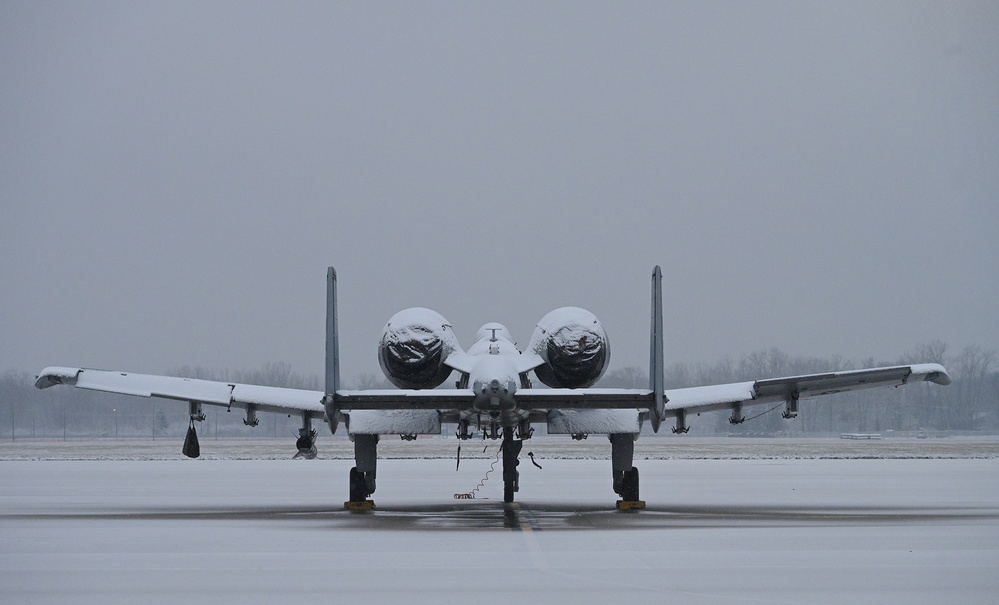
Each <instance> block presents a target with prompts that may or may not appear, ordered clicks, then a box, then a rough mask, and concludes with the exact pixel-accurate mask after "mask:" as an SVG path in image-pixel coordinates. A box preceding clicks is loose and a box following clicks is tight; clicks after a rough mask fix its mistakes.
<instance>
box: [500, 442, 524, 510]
mask: <svg viewBox="0 0 999 605" xmlns="http://www.w3.org/2000/svg"><path fill="white" fill-rule="evenodd" d="M513 437H514V435H513V427H507V428H505V429H503V502H513V494H514V493H516V492H518V491H520V473H519V472H517V465H519V464H520V460H518V459H517V458H518V457H519V456H520V450H521V449H523V447H524V442H523V441H520V440H518V439H514V438H513Z"/></svg>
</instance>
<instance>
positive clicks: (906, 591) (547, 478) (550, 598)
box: [0, 441, 999, 604]
mask: <svg viewBox="0 0 999 605" xmlns="http://www.w3.org/2000/svg"><path fill="white" fill-rule="evenodd" d="M639 443H641V441H640V442H639ZM173 445H174V446H175V445H176V444H173ZM209 445H210V444H209V443H204V444H203V445H202V447H203V449H204V450H207V449H209V447H208V446H209ZM108 447H112V446H108ZM851 447H852V446H851ZM539 449H540V448H539ZM526 451H527V448H525V453H526ZM480 452H481V448H480ZM490 462H491V459H490V458H489V457H478V458H467V459H466V458H465V456H464V453H463V461H462V463H461V466H460V469H459V470H458V471H457V472H456V471H455V462H454V460H447V459H396V458H393V459H384V460H381V461H380V462H379V476H378V482H379V485H378V492H377V493H376V498H375V500H376V502H377V504H378V507H377V508H376V510H374V511H372V512H348V511H345V510H343V509H342V502H343V500H344V499H345V496H346V483H347V479H346V478H347V472H348V470H349V467H350V466H351V463H350V461H348V460H316V461H291V460H218V459H217V460H197V461H191V460H117V461H113V460H112V461H109V460H88V461H72V460H47V461H22V460H16V461H4V462H0V484H2V485H3V489H2V492H0V537H2V540H0V602H2V603H213V604H217V603H281V602H285V603H290V602H295V603H303V602H305V603H309V602H313V601H320V602H334V603H338V602H345V601H348V600H350V601H355V602H357V601H363V602H370V603H384V602H405V603H459V602H460V603H500V602H502V603H511V602H529V603H554V602H559V603H563V602H564V603H621V602H629V603H633V602H638V603H652V602H655V603H662V602H667V601H669V602H680V603H733V602H735V603H837V604H841V603H996V602H999V459H997V458H995V457H994V456H985V457H979V458H977V459H968V458H964V459H962V458H948V459H923V460H915V459H884V458H879V457H873V458H867V459H856V458H855V459H789V458H770V459H742V460H720V459H687V460H675V459H674V460H658V459H656V460H641V461H640V462H638V466H639V468H640V469H641V473H642V496H643V498H644V499H645V500H646V501H647V502H648V508H647V509H646V510H644V511H641V512H631V513H626V512H618V511H615V510H613V504H614V498H615V497H614V494H613V493H612V491H611V489H610V463H609V462H608V461H607V460H588V459H552V458H545V459H540V458H539V460H538V462H539V463H540V464H541V465H542V466H543V467H544V468H543V469H538V468H536V467H534V466H532V465H531V463H530V460H529V459H527V458H526V456H525V458H524V459H523V461H522V463H521V467H520V469H521V491H520V494H518V499H519V502H518V503H517V504H515V505H514V506H512V507H508V508H505V507H504V505H503V503H502V502H501V484H500V480H499V478H498V477H497V476H496V475H498V472H497V473H494V474H493V475H491V476H490V479H489V480H488V481H487V482H486V483H485V486H484V487H483V488H482V490H480V492H479V495H478V498H477V499H475V500H456V499H454V496H453V495H454V494H455V493H459V492H467V491H469V490H471V489H472V488H473V487H474V486H475V484H476V483H477V482H478V481H479V480H480V479H481V478H482V476H483V475H484V474H485V472H486V470H488V468H489V465H490Z"/></svg>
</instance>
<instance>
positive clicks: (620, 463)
mask: <svg viewBox="0 0 999 605" xmlns="http://www.w3.org/2000/svg"><path fill="white" fill-rule="evenodd" d="M608 437H609V438H610V442H611V463H612V464H613V474H614V492H615V493H617V494H618V495H619V496H621V499H620V500H618V501H617V507H618V509H619V510H638V509H642V508H645V502H644V501H642V500H641V499H640V498H639V493H638V469H637V468H635V467H634V466H632V465H633V463H634V458H635V435H632V434H631V433H612V434H610V435H608Z"/></svg>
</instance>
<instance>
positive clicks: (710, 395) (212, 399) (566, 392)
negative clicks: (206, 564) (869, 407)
mask: <svg viewBox="0 0 999 605" xmlns="http://www.w3.org/2000/svg"><path fill="white" fill-rule="evenodd" d="M923 381H925V382H934V383H936V384H941V385H946V384H950V376H949V375H948V374H947V371H946V370H945V369H944V368H943V366H941V365H939V364H935V363H931V364H916V365H907V366H891V367H883V368H868V369H863V370H849V371H843V372H828V373H822V374H806V375H801V376H789V377H784V378H769V379H763V380H757V381H746V382H735V383H730V384H718V385H709V386H700V387H689V388H682V389H667V390H666V391H665V395H666V398H667V400H668V403H667V404H666V415H667V416H668V417H673V418H680V417H682V416H683V415H684V414H685V413H687V412H694V413H698V412H708V411H713V410H724V409H728V410H735V411H738V410H739V409H740V408H741V407H744V406H753V405H764V404H772V403H775V402H780V401H794V402H796V401H798V400H799V399H806V398H810V397H815V396H820V395H831V394H834V393H842V392H848V391H857V390H862V389H871V388H878V387H892V386H894V387H897V386H902V385H905V384H909V383H914V382H923ZM57 384H63V385H70V386H75V387H77V388H81V389H87V390H92V391H102V392H106V393H119V394H124V395H134V396H139V397H161V398H165V399H173V400H178V401H189V402H196V403H203V404H208V405H214V406H222V407H226V408H233V407H235V408H238V409H245V408H246V407H247V405H251V406H254V407H255V408H256V409H258V410H260V411H271V412H298V413H308V414H309V415H310V416H311V417H312V418H316V419H321V418H323V415H324V407H323V405H322V398H323V393H322V392H321V391H309V390H303V389H291V388H281V387H267V386H258V385H247V384H239V383H230V382H216V381H210V380H200V379H195V378H178V377H173V376H157V375H151V374H135V373H128V372H115V371H108V370H92V369H86V368H61V367H50V368H45V369H44V370H43V371H42V372H41V373H40V374H39V375H38V377H37V379H36V381H35V386H37V387H38V388H47V387H51V386H54V385H57ZM336 395H337V396H336V399H337V402H338V405H339V406H340V409H341V410H343V412H344V413H347V414H349V413H350V412H360V411H363V412H378V411H384V412H388V411H392V412H397V411H437V412H454V411H459V412H460V411H464V410H468V409H470V408H471V401H472V394H471V393H470V392H469V391H468V390H467V389H432V390H402V389H399V390H396V389H385V390H367V391H354V390H338V391H337V394H336ZM652 396H653V392H652V391H651V390H649V389H601V388H588V389H521V390H519V391H518V392H517V394H516V399H517V403H518V406H519V407H520V408H521V409H523V410H528V411H542V412H548V411H551V410H558V411H563V410H637V411H647V410H648V409H649V401H650V400H651V398H652ZM360 416H364V417H365V418H367V419H369V420H368V421H366V422H365V424H368V423H369V422H370V423H371V424H372V426H374V425H376V424H378V422H381V420H377V419H378V418H379V417H378V416H377V415H371V414H367V415H358V417H360ZM386 418H394V419H398V418H399V414H392V415H389V416H386ZM421 422H423V423H424V424H425V423H426V420H425V419H423V418H421ZM385 426H401V425H400V424H399V423H398V422H396V423H394V424H393V423H388V424H385Z"/></svg>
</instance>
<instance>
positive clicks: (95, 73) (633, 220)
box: [0, 0, 999, 382]
mask: <svg viewBox="0 0 999 605" xmlns="http://www.w3.org/2000/svg"><path fill="white" fill-rule="evenodd" d="M996 32H999V4H996V3H961V2H933V3H916V2H901V3H872V2H866V1H864V2H858V3H849V2H841V1H837V2H829V3H815V2H808V3H799V2H789V3H776V2H768V3H748V2H732V3H704V2H692V3H666V2H655V3H621V2H607V3H591V2H567V3H560V2H547V3H536V2H527V3H506V2H504V3H482V2H477V3H462V2H454V3H410V2H399V3H360V2H358V3H349V4H339V3H337V4H333V3H325V2H323V3H290V2H281V3H278V2H266V3H259V4H254V3H249V2H235V3H228V2H207V3H203V2H158V3H146V2H121V3H117V2H112V3H106V2H100V3H97V2H65V3H62V2H9V1H6V0H4V1H2V2H0V204H2V206H0V208H2V212H0V326H2V328H0V371H3V370H7V369H15V370H30V371H33V372H37V371H38V370H40V369H41V368H42V367H43V366H46V365H71V366H86V367H101V368H109V369H121V370H130V371H137V372H152V373H161V372H164V371H167V370H170V369H173V368H177V367H180V366H183V365H199V366H205V367H209V368H238V369H250V368H254V367H259V366H260V365H262V364H264V363H266V362H268V361H283V362H288V363H290V364H292V366H293V368H294V369H295V370H297V371H299V372H302V373H314V374H321V372H322V365H323V342H324V340H323V339H324V313H325V283H324V280H325V273H326V267H327V266H329V265H334V266H335V267H336V269H337V272H338V275H339V278H340V279H339V293H340V311H339V312H340V325H341V330H342V341H341V348H342V353H343V362H342V366H343V367H342V372H343V374H344V377H345V379H346V380H347V381H348V382H349V381H350V380H351V379H352V377H355V376H356V375H357V374H359V373H362V372H370V373H376V372H378V364H377V359H376V350H375V347H376V342H377V339H378V337H379V334H380V331H381V329H382V327H383V325H384V323H385V321H386V320H388V318H389V317H390V316H391V315H392V314H393V313H395V312H396V311H398V310H400V309H402V308H405V307H410V306H427V307H431V308H433V309H435V310H437V311H438V312H440V313H441V314H443V315H444V316H445V317H447V318H448V319H449V320H450V321H451V323H452V324H453V325H454V326H455V331H456V333H457V334H458V337H459V338H460V339H461V340H462V343H463V344H464V345H465V346H466V347H467V346H468V345H469V344H470V341H471V338H472V336H473V335H474V334H475V331H476V329H477V328H478V327H479V326H480V325H481V324H483V323H485V322H487V321H499V322H502V323H504V324H506V325H507V326H508V327H509V328H510V330H511V332H512V333H513V335H514V337H515V338H516V339H517V340H518V341H519V342H520V343H521V344H522V345H523V344H526V342H527V340H528V339H529V337H530V334H531V331H532V329H533V327H534V324H535V322H537V320H538V319H540V318H541V317H542V316H543V315H544V314H545V313H546V312H548V311H549V310H551V309H552V308H555V307H558V306H564V305H573V306H580V307H584V308H587V309H589V310H590V311H592V312H593V313H595V314H596V315H597V316H598V317H599V318H600V319H601V321H602V322H603V324H604V326H605V327H606V329H607V331H608V334H609V336H610V339H611V342H612V344H613V359H612V367H621V366H627V365H640V366H643V367H644V366H646V364H647V356H648V325H649V277H650V275H651V270H652V268H653V266H654V265H656V264H661V265H662V267H663V273H664V291H665V308H666V311H665V316H666V318H665V325H666V359H667V361H668V362H677V361H681V362H683V361H715V360H717V359H719V358H721V357H724V356H732V357H735V358H738V357H739V356H740V355H742V354H744V353H747V352H750V351H754V350H758V349H761V348H769V347H772V346H776V347H780V348H781V349H784V350H785V351H787V352H789V353H791V354H793V355H809V356H820V357H828V356H831V355H834V354H839V355H842V356H845V357H848V358H854V359H858V360H860V359H864V358H867V357H874V358H875V359H879V360H895V359H896V358H897V357H898V356H899V355H901V354H903V353H905V352H907V351H909V350H911V349H912V348H913V347H914V346H915V345H917V344H919V343H924V342H927V341H929V340H931V339H941V340H943V341H945V342H946V343H948V344H949V346H950V350H951V351H952V352H956V351H958V350H959V349H960V348H961V347H963V346H965V345H967V344H972V343H977V344H980V345H982V346H983V347H986V348H989V349H996V348H999V321H997V315H996V308H997V306H996V302H997V300H999V271H997V269H996V264H997V263H996V261H997V260H999V245H997V241H999V235H997V233H999V231H997V229H999V35H996Z"/></svg>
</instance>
